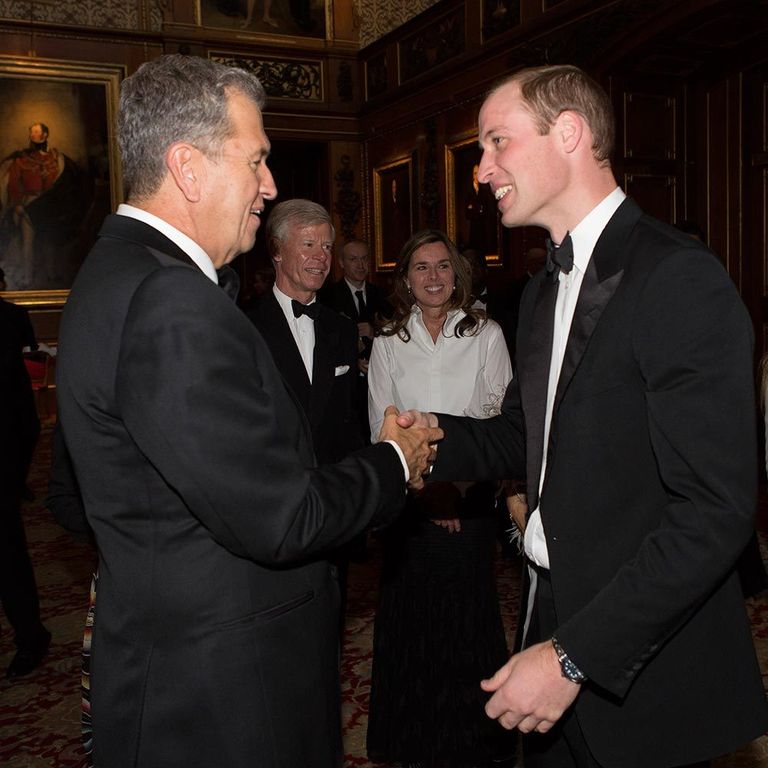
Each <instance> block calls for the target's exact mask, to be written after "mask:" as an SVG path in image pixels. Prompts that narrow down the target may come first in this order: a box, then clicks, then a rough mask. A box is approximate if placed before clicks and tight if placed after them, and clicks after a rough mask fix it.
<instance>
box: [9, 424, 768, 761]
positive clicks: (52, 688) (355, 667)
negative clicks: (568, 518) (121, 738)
mask: <svg viewBox="0 0 768 768" xmlns="http://www.w3.org/2000/svg"><path fill="white" fill-rule="evenodd" d="M49 461H50V430H49V428H47V429H44V431H43V435H42V438H41V440H40V444H39V445H38V450H37V454H36V459H35V465H34V467H33V471H32V475H31V477H30V486H31V487H32V490H33V491H34V492H35V494H36V500H35V501H34V502H31V503H28V504H27V505H26V506H25V509H24V517H25V523H26V526H27V535H28V538H29V545H30V553H31V556H32V561H33V563H34V566H35V572H36V574H37V580H38V585H39V589H40V599H41V606H42V613H43V621H44V623H45V624H46V626H47V627H48V629H49V630H50V631H51V632H52V633H53V643H52V645H51V652H50V654H49V656H48V658H47V659H46V661H45V663H44V665H43V666H42V667H41V668H40V669H39V670H37V671H36V672H35V673H34V674H33V675H30V676H29V677H28V678H24V679H22V681H17V682H14V683H10V682H9V681H7V680H6V679H5V677H4V676H2V677H0V767H1V768H81V766H83V756H82V752H81V747H80V740H79V729H80V687H79V686H80V646H81V643H82V627H83V621H84V617H85V612H86V609H87V605H88V587H89V583H90V578H91V573H92V571H93V568H94V564H95V558H94V555H93V552H92V551H91V549H90V548H89V546H88V545H85V544H78V543H76V542H73V541H72V540H71V539H70V538H69V536H68V535H67V534H65V533H64V532H63V531H61V530H60V529H59V528H58V527H57V526H56V524H55V523H53V522H52V520H51V518H50V515H49V514H48V512H47V510H45V508H44V507H42V504H41V500H42V499H43V498H44V495H45V486H46V482H47V472H48V464H49ZM765 533H766V532H765V531H763V532H762V534H761V545H762V546H763V555H764V557H766V556H767V555H768V537H767V536H766V535H765ZM371 549H372V556H371V559H370V561H369V562H367V563H363V564H357V565H353V566H352V567H351V569H350V575H349V610H348V616H347V625H346V633H345V638H344V649H343V657H342V692H343V697H344V703H343V720H344V743H345V751H346V758H345V766H346V768H351V767H352V766H362V767H363V768H372V767H373V765H374V764H372V763H370V762H369V761H368V759H367V757H366V754H365V729H366V722H367V711H368V710H367V708H368V692H369V685H370V665H371V640H372V631H373V614H374V610H375V604H376V590H377V578H378V562H379V561H378V551H377V548H376V545H375V542H374V544H373V546H372V548H371ZM497 571H498V581H499V593H500V595H502V613H503V616H504V621H505V625H506V627H507V631H508V633H509V637H511V634H512V631H513V629H514V617H515V615H516V611H517V604H518V593H519V581H518V578H517V572H518V565H517V564H515V563H509V562H507V561H505V560H503V559H502V558H499V561H498V569H497ZM747 607H748V611H749V615H750V619H751V621H752V626H753V631H754V637H755V642H756V645H757V649H758V655H759V658H760V664H761V667H762V670H763V679H764V681H765V684H766V689H767V690H768V594H763V595H762V596H760V597H759V598H756V599H752V600H750V601H749V602H748V606H747ZM0 621H3V622H4V618H3V617H2V616H0ZM4 630H5V631H4V632H3V633H2V635H0V669H2V670H4V669H5V667H6V666H7V665H8V663H9V662H10V660H11V658H12V655H13V645H12V642H11V638H10V635H9V633H8V631H7V626H5V627H4ZM211 768H225V767H224V766H212V767H211ZM296 768H301V766H296ZM378 768H382V767H381V766H378ZM715 768H768V735H766V736H764V737H763V738H761V739H759V740H757V741H755V742H753V743H752V744H750V745H748V746H746V747H745V748H744V749H742V750H741V751H739V752H738V753H736V754H735V755H731V756H728V757H726V758H721V759H720V760H718V761H716V763H715Z"/></svg>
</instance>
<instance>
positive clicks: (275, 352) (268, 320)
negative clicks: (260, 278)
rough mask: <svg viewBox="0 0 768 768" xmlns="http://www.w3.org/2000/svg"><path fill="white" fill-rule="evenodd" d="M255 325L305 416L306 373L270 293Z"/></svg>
mask: <svg viewBox="0 0 768 768" xmlns="http://www.w3.org/2000/svg"><path fill="white" fill-rule="evenodd" d="M256 325H257V327H258V329H259V330H260V331H261V334H262V336H264V338H265V340H266V342H267V345H268V346H269V350H270V352H271V353H272V357H273V358H274V359H275V363H276V364H277V368H278V370H279V371H280V373H281V374H282V377H283V379H284V380H285V382H286V383H287V384H288V386H289V387H290V389H291V390H292V391H293V393H294V394H295V395H296V397H297V399H298V400H299V402H300V404H301V407H302V409H303V411H304V412H305V413H306V414H309V403H310V392H311V386H310V383H309V376H307V369H306V368H305V367H304V361H303V360H302V358H301V353H300V352H299V348H298V347H297V346H296V340H295V339H294V338H293V334H292V333H291V329H290V328H289V327H288V321H287V320H286V319H285V314H284V313H283V310H282V308H281V307H280V305H279V304H278V302H277V299H276V298H275V295H274V293H272V292H271V291H269V292H268V293H267V294H266V295H265V296H264V297H263V298H262V300H261V302H260V305H259V311H258V313H257V317H256Z"/></svg>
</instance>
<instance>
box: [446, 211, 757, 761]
mask: <svg viewBox="0 0 768 768" xmlns="http://www.w3.org/2000/svg"><path fill="white" fill-rule="evenodd" d="M552 286H554V283H552V281H551V280H550V281H548V280H547V277H546V274H545V272H543V271H542V272H541V273H540V274H538V275H537V276H536V277H534V278H533V279H532V280H531V283H530V284H529V287H528V289H527V290H526V292H525V294H524V296H523V301H522V306H521V312H520V330H519V334H518V357H517V362H518V369H517V370H518V375H517V376H516V378H515V380H514V381H513V383H512V385H510V387H509V389H508V390H507V395H506V400H505V403H504V407H503V411H502V415H501V416H499V417H498V418H496V419H489V420H487V421H481V422H475V421H471V420H467V419H458V418H451V417H448V416H440V425H441V426H442V427H443V428H444V430H445V435H446V438H445V440H444V441H443V443H442V444H441V447H440V450H439V451H438V456H437V463H436V465H435V468H434V471H433V475H434V477H435V478H436V479H442V478H445V477H451V478H455V479H466V480H469V479H474V478H477V477H481V478H486V477H504V476H515V475H519V473H520V471H521V469H522V467H523V464H524V457H525V453H526V449H527V478H528V488H529V493H532V495H533V496H534V498H533V499H532V504H531V508H534V507H535V502H536V499H535V496H536V489H537V488H538V477H539V472H540V464H541V455H542V437H543V425H544V412H545V399H546V377H547V373H548V370H549V361H550V353H551V336H550V338H549V339H543V338H541V329H542V328H543V327H544V326H543V325H542V320H543V318H544V317H545V316H546V315H548V314H549V313H551V312H552V305H551V304H550V308H549V309H546V303H547V299H546V296H547V294H548V292H549V291H550V287H552ZM751 342H752V331H751V324H750V321H749V318H748V316H747V313H746V311H745V309H744V306H743V304H742V302H741V300H740V298H739V296H738V294H737V292H736V289H735V288H734V286H733V283H732V282H731V280H730V279H729V277H728V275H727V273H726V272H725V270H724V269H723V268H722V265H721V264H720V263H719V262H718V261H717V259H716V258H715V257H714V256H713V255H712V254H711V253H710V252H709V251H707V250H706V249H705V248H703V247H701V246H700V245H698V244H696V243H695V241H693V240H691V239H690V238H688V237H686V236H684V235H680V233H678V232H676V231H675V230H673V229H672V228H670V227H667V226H666V225H663V224H661V223H659V222H657V221H655V220H653V219H651V218H649V217H647V216H644V215H643V214H642V212H641V211H640V209H639V208H638V207H637V206H636V205H635V204H634V203H633V202H631V201H629V200H627V201H625V202H624V203H623V204H622V205H621V207H620V208H619V209H618V211H617V212H616V213H615V214H614V216H613V217H612V219H611V220H610V222H609V223H608V225H607V227H606V229H605V230H604V232H603V234H602V235H601V237H600V239H599V240H598V243H597V245H596V247H595V250H594V253H593V255H592V259H591V261H590V264H589V268H588V271H587V273H586V275H585V277H584V282H583V284H582V288H581V293H580V296H579V300H578V304H577V307H576V312H575V315H574V318H573V324H572V327H571V332H570V336H569V340H568V346H567V349H566V354H565V359H564V362H563V368H562V373H561V374H560V380H559V384H558V389H557V393H556V398H555V411H554V414H553V417H552V426H551V434H550V441H549V447H548V451H549V453H548V464H547V476H546V478H545V482H544V486H543V490H542V496H541V503H540V510H541V515H542V522H543V525H544V529H545V532H546V536H547V542H548V549H549V556H550V565H551V578H552V588H553V592H554V597H555V609H556V613H557V618H558V622H559V628H558V630H557V633H556V634H557V636H558V638H559V640H560V641H561V643H562V645H563V647H564V648H565V649H566V650H567V651H568V653H569V654H570V656H571V657H572V658H573V660H574V661H575V662H576V663H577V664H578V665H579V666H580V667H581V668H582V670H583V671H584V672H585V673H586V674H587V675H588V676H589V678H590V680H589V682H588V683H587V684H586V685H585V686H584V688H583V690H582V691H581V693H580V694H579V696H578V698H577V700H576V703H575V708H576V715H577V717H578V720H579V724H580V725H581V728H582V730H583V732H584V734H585V737H586V740H587V743H588V745H589V747H590V749H591V751H592V752H593V754H594V756H595V758H596V759H597V760H598V761H599V762H600V764H601V765H605V766H606V768H652V767H653V766H670V765H681V764H686V763H691V762H698V761H701V760H704V759H706V758H708V757H711V756H714V755H718V754H721V753H726V752H729V751H732V750H733V749H735V748H736V747H737V746H739V745H740V744H742V743H744V742H747V741H749V740H750V739H753V738H755V737H757V736H758V735H759V734H760V733H762V732H763V731H764V730H765V728H766V725H768V715H767V713H766V703H765V697H764V694H763V690H762V685H761V683H760V675H759V672H758V668H757V663H756V660H755V654H754V649H753V646H752V641H751V637H750V632H749V626H748V623H747V619H746V616H745V611H744V606H743V601H742V597H741V594H740V590H739V584H738V580H737V579H736V576H735V574H734V570H733V566H734V562H735V561H736V558H737V557H738V555H739V553H740V552H741V550H742V549H743V548H744V545H745V543H746V542H747V540H748V538H749V536H750V533H751V531H752V524H753V515H754V511H755V492H756V477H757V471H756V440H755V419H754V396H753V390H752V344H751ZM542 382H543V385H542Z"/></svg>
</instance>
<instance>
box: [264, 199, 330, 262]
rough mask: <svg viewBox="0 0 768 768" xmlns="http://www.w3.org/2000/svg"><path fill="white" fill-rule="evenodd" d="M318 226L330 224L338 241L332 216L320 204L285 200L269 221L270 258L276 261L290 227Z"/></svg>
mask: <svg viewBox="0 0 768 768" xmlns="http://www.w3.org/2000/svg"><path fill="white" fill-rule="evenodd" d="M317 224H328V226H329V227H330V228H331V239H334V240H335V239H336V230H335V228H334V226H333V223H332V222H331V214H330V213H328V211H327V210H326V209H325V208H323V206H322V205H320V204H319V203H313V202H312V201H311V200H304V199H302V198H300V197H296V198H294V199H292V200H283V202H282V203H278V204H277V205H276V206H275V207H274V208H273V209H272V210H271V211H270V212H269V218H268V219H267V230H266V239H267V250H268V251H269V256H270V258H272V259H274V258H275V255H276V254H277V253H278V252H279V250H280V246H281V245H282V244H284V243H285V241H286V238H287V237H288V227H289V226H291V225H293V226H296V227H299V228H300V229H301V228H304V227H313V226H315V225H317Z"/></svg>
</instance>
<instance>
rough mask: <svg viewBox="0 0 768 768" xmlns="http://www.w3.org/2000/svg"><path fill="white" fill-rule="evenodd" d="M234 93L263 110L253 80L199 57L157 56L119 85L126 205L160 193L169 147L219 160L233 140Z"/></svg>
mask: <svg viewBox="0 0 768 768" xmlns="http://www.w3.org/2000/svg"><path fill="white" fill-rule="evenodd" d="M232 91H236V92H238V93H241V94H243V95H244V96H245V97H247V98H248V99H250V100H251V101H253V103H254V104H255V105H256V106H257V107H258V108H259V109H262V108H263V107H264V102H265V100H266V96H265V93H264V88H263V87H262V85H261V83H260V82H259V80H258V78H257V77H255V76H254V75H252V74H251V73H249V72H247V71H246V70H244V69H239V68H237V67H227V66H224V65H223V64H218V63H216V62H214V61H209V60H208V59H202V58H199V57H197V56H183V55H181V54H171V55H168V56H161V57H160V58H159V59H155V60H153V61H148V62H146V63H145V64H142V65H141V66H140V67H139V68H138V69H137V70H136V72H135V73H134V74H133V75H131V76H130V77H128V78H126V79H125V80H124V81H123V84H122V86H121V88H120V109H119V112H118V117H117V139H118V143H119V145H120V154H121V157H122V164H123V180H124V182H125V188H126V197H127V198H128V200H134V201H140V200H146V199H147V198H149V197H151V196H152V195H154V194H155V193H156V192H157V191H158V189H159V188H160V185H161V183H162V181H163V179H164V178H165V174H166V170H167V169H166V166H165V153H166V150H167V149H168V147H169V146H171V144H174V143H175V142H177V141H186V142H189V143H190V144H193V145H194V146H195V147H197V148H198V149H199V150H200V151H201V152H203V153H205V154H207V155H210V156H214V157H215V156H216V155H217V154H218V152H219V151H220V149H221V145H222V144H223V142H224V141H225V140H226V139H227V138H229V137H230V136H231V135H232V123H231V120H230V117H229V111H228V109H227V99H228V97H229V95H230V93H231V92H232Z"/></svg>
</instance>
